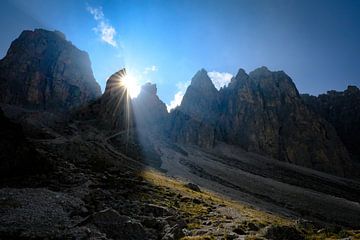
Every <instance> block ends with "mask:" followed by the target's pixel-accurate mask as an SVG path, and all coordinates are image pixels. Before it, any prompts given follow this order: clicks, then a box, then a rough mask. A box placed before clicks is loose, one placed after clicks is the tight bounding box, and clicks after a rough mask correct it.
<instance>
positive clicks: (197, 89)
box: [170, 67, 350, 175]
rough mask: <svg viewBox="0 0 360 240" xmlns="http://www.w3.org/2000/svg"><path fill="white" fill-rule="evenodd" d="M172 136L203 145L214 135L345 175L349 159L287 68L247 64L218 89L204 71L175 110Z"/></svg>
mask: <svg viewBox="0 0 360 240" xmlns="http://www.w3.org/2000/svg"><path fill="white" fill-rule="evenodd" d="M170 126H171V127H170V136H171V137H172V139H174V140H176V141H178V142H181V143H189V144H197V145H200V146H202V147H204V146H205V147H211V146H212V145H213V144H214V142H215V141H224V142H226V143H230V144H234V145H238V146H240V147H242V148H244V149H246V150H248V151H251V152H257V153H261V154H264V155H268V156H271V157H273V158H276V159H278V160H281V161H286V162H289V163H294V164H297V165H301V166H305V167H309V168H314V169H317V170H321V171H325V172H329V173H334V174H338V175H344V174H345V171H346V169H348V168H349V165H350V161H349V156H348V153H347V150H346V149H345V147H344V145H343V144H342V142H341V141H340V139H339V138H338V137H337V134H336V131H335V130H334V128H333V127H332V126H331V125H330V124H329V123H328V122H327V121H325V120H324V119H322V118H320V117H319V116H318V115H317V114H315V113H313V112H312V111H310V110H309V109H308V108H307V106H306V105H305V104H304V103H303V101H302V99H301V97H300V95H299V93H298V91H297V89H296V86H295V84H294V83H293V82H292V80H291V78H290V77H289V76H288V75H286V74H285V73H284V72H283V71H278V72H271V71H269V70H268V69H267V68H266V67H261V68H258V69H256V70H255V71H253V72H251V73H250V74H249V75H248V74H246V72H245V71H244V70H242V69H240V70H239V72H238V74H237V75H236V76H235V77H234V78H233V79H232V80H231V83H230V84H229V86H228V87H225V88H222V89H221V90H220V91H217V90H216V89H215V87H214V86H213V85H212V83H211V80H210V79H209V77H208V76H207V73H206V71H205V70H201V71H199V72H198V73H197V74H196V75H195V77H194V78H193V80H192V82H191V85H190V87H189V88H188V89H187V91H186V93H185V95H184V99H183V101H182V103H181V105H180V106H179V107H178V108H177V109H176V110H174V111H173V112H172V113H171V119H170Z"/></svg>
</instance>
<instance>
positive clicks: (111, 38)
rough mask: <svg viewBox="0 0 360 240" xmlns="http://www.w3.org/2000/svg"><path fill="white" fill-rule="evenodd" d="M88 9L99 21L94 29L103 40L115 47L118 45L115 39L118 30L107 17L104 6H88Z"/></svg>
mask: <svg viewBox="0 0 360 240" xmlns="http://www.w3.org/2000/svg"><path fill="white" fill-rule="evenodd" d="M86 10H87V11H88V12H89V13H90V14H91V15H92V16H93V17H94V19H95V21H96V22H97V26H96V27H95V28H93V30H94V31H95V32H96V33H97V34H99V35H100V37H101V40H102V41H103V42H105V43H108V44H110V45H111V46H113V47H117V42H116V40H115V36H116V30H115V28H114V27H113V26H111V25H110V24H109V21H108V20H107V19H106V18H105V16H104V13H103V11H102V8H101V7H99V8H94V7H91V6H87V7H86Z"/></svg>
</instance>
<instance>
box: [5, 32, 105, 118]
mask: <svg viewBox="0 0 360 240" xmlns="http://www.w3.org/2000/svg"><path fill="white" fill-rule="evenodd" d="M100 95H101V90H100V87H99V85H98V84H97V82H96V81H95V78H94V76H93V72H92V70H91V63H90V59H89V56H88V54H87V53H86V52H84V51H81V50H79V49H77V48H76V47H75V46H74V45H72V44H71V42H69V41H67V40H66V39H65V36H64V34H62V33H60V32H58V31H47V30H42V29H36V30H34V31H23V32H22V33H21V35H20V36H19V38H17V39H16V40H15V41H13V42H12V44H11V46H10V49H9V50H8V52H7V54H6V56H5V58H3V59H2V60H1V61H0V101H1V102H2V103H7V104H12V105H17V106H21V107H26V108H32V109H38V110H47V111H57V110H67V109H70V108H72V107H74V106H79V105H81V104H84V103H86V102H88V101H90V100H93V99H95V98H96V97H98V96H100Z"/></svg>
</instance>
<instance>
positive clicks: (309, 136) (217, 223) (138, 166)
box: [0, 30, 360, 240]
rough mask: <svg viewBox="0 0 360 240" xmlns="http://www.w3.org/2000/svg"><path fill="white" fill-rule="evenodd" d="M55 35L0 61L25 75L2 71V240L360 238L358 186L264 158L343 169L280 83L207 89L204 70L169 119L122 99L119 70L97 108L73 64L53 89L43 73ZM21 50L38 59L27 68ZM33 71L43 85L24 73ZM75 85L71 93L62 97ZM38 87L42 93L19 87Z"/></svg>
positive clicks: (325, 130) (326, 130) (247, 81)
mask: <svg viewBox="0 0 360 240" xmlns="http://www.w3.org/2000/svg"><path fill="white" fill-rule="evenodd" d="M53 34H55V35H58V37H59V39H63V40H64V37H63V36H62V35H61V34H60V33H58V32H47V31H44V30H35V31H34V32H31V31H26V32H25V35H28V36H32V38H31V39H30V40H29V41H28V42H27V44H26V48H25V47H24V48H22V50H21V51H16V52H17V54H18V55H16V57H15V56H13V55H12V53H11V52H12V50H11V51H10V50H9V52H10V53H9V54H8V55H9V56H10V57H11V56H13V57H12V58H13V63H14V64H19V66H21V68H26V70H29V71H25V70H21V71H19V72H15V71H10V70H9V71H8V70H7V69H14V67H13V66H12V65H11V64H10V65H7V66H6V69H4V68H2V71H3V72H2V73H1V74H3V73H4V72H5V73H6V74H5V75H6V76H7V77H6V78H1V80H2V81H1V87H2V88H1V90H4V91H3V92H2V93H1V94H2V95H1V96H2V99H3V102H4V103H7V104H3V110H4V112H5V113H6V116H5V115H4V114H3V113H2V112H1V111H0V135H1V144H0V150H1V154H0V178H1V181H0V239H104V240H106V239H129V240H131V239H133V240H140V239H141V240H142V239H151V240H155V239H162V240H176V239H200V238H201V239H225V238H226V239H244V238H246V239H247V238H250V239H301V240H302V239H323V238H325V237H328V236H331V237H333V238H336V239H337V238H339V239H340V238H342V239H343V238H346V237H349V238H352V237H354V239H355V238H356V237H358V236H359V232H358V231H355V230H352V229H351V228H353V229H358V228H359V222H360V214H359V213H360V205H359V199H360V197H359V195H360V183H359V182H357V181H356V180H350V179H345V178H341V177H338V176H333V175H330V174H323V173H321V172H318V171H314V170H312V169H308V168H303V167H299V166H296V165H294V164H288V163H286V162H281V161H277V160H275V159H273V158H270V157H265V156H263V155H270V156H274V157H276V158H277V159H280V160H283V161H288V162H292V163H296V164H299V165H305V166H310V167H313V168H316V169H320V170H324V171H329V172H333V173H336V174H339V175H341V173H342V172H343V171H345V170H346V169H345V167H346V166H347V159H348V158H347V156H346V151H345V152H343V154H344V155H341V153H342V149H343V146H342V144H341V142H340V141H339V140H338V138H337V137H336V134H334V130H333V129H332V127H331V126H330V125H329V123H328V122H326V121H325V120H322V119H321V118H320V117H319V116H318V115H317V114H316V113H314V111H310V110H309V109H308V108H307V107H306V106H305V105H304V103H303V101H302V100H301V99H300V96H299V94H298V92H297V90H296V87H295V85H294V84H293V83H292V81H291V79H290V78H289V77H288V76H287V75H286V74H285V73H283V72H271V71H269V70H268V69H266V68H260V69H257V70H255V71H254V72H252V73H250V74H246V73H245V71H243V70H240V71H239V73H238V74H237V76H235V77H234V78H233V79H232V82H231V83H230V85H229V86H228V87H226V88H224V89H222V90H220V91H217V90H216V89H215V88H214V86H213V84H212V82H211V80H210V78H209V77H208V75H207V73H206V71H205V70H201V71H199V72H198V73H197V74H196V76H195V77H194V78H193V80H192V83H191V86H190V87H189V89H188V91H187V92H186V94H185V96H184V99H183V103H182V104H181V106H180V107H178V108H177V109H175V110H174V111H172V112H171V113H170V114H169V113H167V111H166V106H165V104H164V103H163V102H161V100H160V99H159V98H158V96H157V95H156V94H157V89H156V86H155V85H153V84H145V85H144V86H143V87H142V91H141V93H140V95H139V96H138V98H136V99H134V100H130V98H129V96H128V92H127V89H126V87H125V85H124V84H123V82H122V81H123V79H124V78H125V77H126V71H125V69H122V70H120V71H118V72H116V73H114V74H113V75H112V76H110V78H109V79H108V81H107V84H106V89H105V92H104V94H103V95H102V96H99V94H93V93H94V91H93V90H89V89H88V88H87V87H89V85H87V84H85V83H87V82H86V81H85V80H84V81H85V82H83V81H82V80H81V81H80V80H79V78H78V77H79V75H78V74H80V73H82V70H77V71H78V72H71V76H70V75H69V78H65V76H68V75H67V74H70V73H67V71H68V70H67V69H68V67H69V66H73V65H72V64H73V63H74V62H77V61H82V60H81V59H83V58H82V56H83V54H80V55H79V56H78V57H76V58H74V59H73V58H71V59H70V58H69V59H67V58H66V59H67V60H66V61H65V62H66V64H65V63H64V66H66V67H65V68H64V71H62V72H61V73H59V72H58V74H60V75H61V74H63V73H64V74H65V73H66V74H65V75H61V76H63V77H60V75H56V76H58V77H59V78H56V81H55V77H54V76H53V75H52V73H53V70H54V68H52V67H51V66H52V65H51V63H52V61H53V59H54V58H53V55H54V54H55V53H59V54H60V55H61V52H62V50H64V48H61V49H62V50H61V51H60V50H59V49H58V48H57V47H56V46H59V44H60V43H58V42H57V41H60V42H63V41H62V40H59V39H58V37H54V38H51V39H52V40H49V39H50V38H46V39H47V40H43V41H41V43H42V44H40V45H39V42H38V41H39V39H40V37H39V36H42V35H47V36H48V35H53ZM56 39H58V40H56ZM16 41H18V40H16ZM16 41H15V42H16ZM53 41H55V42H56V44H55V43H54V42H53ZM60 45H61V44H60ZM24 46H25V45H24ZM34 46H36V47H34ZM46 46H53V47H51V49H47V47H46ZM12 48H13V46H12ZM27 48H29V49H32V48H35V49H36V50H34V51H35V52H40V53H44V54H40V53H39V54H38V55H36V56H37V57H30V56H28V55H26V54H25V53H28V52H29V51H28V50H27ZM43 48H45V50H44V49H43ZM65 48H66V47H65ZM46 49H47V50H46ZM58 50H59V51H60V52H57V51H58ZM34 51H33V50H31V51H30V53H31V54H34ZM74 51H75V52H77V51H78V50H74ZM45 53H46V54H45ZM23 54H25V55H24V56H23ZM49 56H50V57H49ZM10 57H8V56H7V58H9V59H10ZM43 57H46V58H45V59H46V60H45V59H43ZM12 58H11V59H12ZM16 58H19V59H16ZM24 59H25V60H26V63H25V62H24V61H25V60H24ZM79 59H80V60H79ZM5 62H8V60H6V61H5ZM20 63H21V64H20ZM1 64H3V61H2V63H1ZM55 65H56V64H55ZM75 65H76V64H75ZM85 65H86V66H89V65H87V64H85ZM10 66H11V67H12V68H10ZM33 67H34V68H33ZM31 69H41V70H42V71H43V70H44V69H47V70H49V71H47V72H46V73H49V75H46V76H47V77H46V78H42V77H39V78H38V77H35V78H34V77H32V76H33V75H31V74H29V75H27V74H25V73H31V71H30V70H31ZM70 69H72V67H70ZM44 71H45V70H44ZM56 71H57V70H56ZM20 73H23V74H20ZM5 75H1V76H5ZM39 76H40V75H39ZM41 76H42V75H41ZM9 79H10V80H12V81H10V80H9ZM50 79H52V80H51V81H50ZM74 79H77V80H79V81H80V82H77V83H79V85H76V86H77V87H78V88H79V89H80V90H81V92H79V91H78V90H76V91H75V92H74V91H73V88H72V87H70V85H71V86H73V85H72V84H74V83H73V82H71V81H72V80H74ZM81 79H82V78H81ZM86 79H89V78H86ZM37 80H39V81H40V80H41V81H40V82H41V84H45V83H46V84H45V85H41V86H42V87H44V86H45V87H44V88H42V87H41V88H37V87H32V88H29V86H35V85H36V83H37V82H36V81H37ZM53 80H54V81H55V82H53ZM48 83H49V84H50V83H51V84H50V85H47V84H48ZM22 84H24V88H20V89H19V86H22ZM39 84H40V83H39ZM90 85H91V84H90ZM36 86H38V85H36ZM55 86H56V87H55ZM53 87H54V88H53ZM49 89H52V90H51V91H53V92H51V91H50V90H49ZM60 89H62V90H63V91H60V92H59V91H58V90H60ZM82 91H83V92H82ZM48 92H50V93H51V94H50V95H47V94H48ZM95 92H96V91H95ZM55 93H56V94H55ZM77 93H80V95H78V94H77ZM38 95H40V96H41V97H40V98H35V97H34V96H38ZM70 95H71V96H72V97H70V98H67V96H70ZM84 96H88V97H84ZM96 96H99V97H98V98H95V97H96ZM44 99H45V100H44ZM49 99H51V101H50V102H49V101H48V100H49ZM74 99H75V100H74ZM85 99H87V100H85ZM88 100H90V101H89V102H88ZM82 101H84V102H82ZM78 104H81V106H78ZM50 106H51V108H50ZM73 107H74V108H73ZM69 108H71V111H66V112H62V111H61V110H68V109H69ZM44 109H45V110H46V111H43V110H44ZM59 110H60V111H61V112H58V111H59ZM49 111H54V112H49ZM10 118H11V120H10ZM14 120H15V121H17V122H16V123H15V122H13V121H14ZM164 133H165V134H164ZM179 143H183V144H179ZM229 143H230V144H229ZM196 145H198V146H196ZM199 146H200V147H199ZM239 146H240V147H239ZM244 149H246V150H248V151H244ZM253 152H259V153H261V154H263V155H261V154H256V153H253ZM336 157H338V158H336ZM341 157H343V158H341ZM339 159H340V160H339ZM326 161H328V162H326ZM341 161H343V162H341ZM325 162H326V163H325ZM331 164H332V165H333V166H331V168H330V165H331ZM342 164H343V165H342ZM329 168H330V170H329ZM184 179H186V182H184V181H183V180H184ZM189 181H191V182H189ZM222 196H224V197H222ZM228 199H231V200H228ZM243 203H246V204H243ZM274 223H276V224H274ZM345 227H346V228H345Z"/></svg>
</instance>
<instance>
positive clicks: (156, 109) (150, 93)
mask: <svg viewBox="0 0 360 240" xmlns="http://www.w3.org/2000/svg"><path fill="white" fill-rule="evenodd" d="M133 107H134V113H135V121H136V125H137V126H138V127H140V128H143V127H145V128H154V127H159V128H160V129H158V130H161V129H162V128H163V127H164V124H165V122H166V120H167V117H168V112H167V110H166V105H165V103H164V102H162V101H161V100H160V98H159V97H158V96H157V88H156V85H155V84H151V83H146V84H144V85H143V86H142V87H141V92H140V94H139V95H138V97H137V98H135V99H134V100H133Z"/></svg>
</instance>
